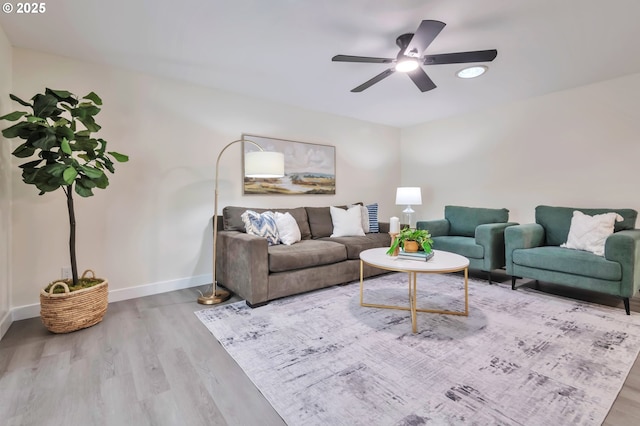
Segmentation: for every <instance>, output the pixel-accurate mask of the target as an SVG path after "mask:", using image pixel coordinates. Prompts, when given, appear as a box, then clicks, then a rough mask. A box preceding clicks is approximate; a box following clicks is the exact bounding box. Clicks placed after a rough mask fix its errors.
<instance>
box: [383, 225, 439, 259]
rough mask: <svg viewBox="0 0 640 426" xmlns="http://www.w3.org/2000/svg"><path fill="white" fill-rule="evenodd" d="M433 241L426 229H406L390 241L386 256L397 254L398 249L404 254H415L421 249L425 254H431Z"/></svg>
mask: <svg viewBox="0 0 640 426" xmlns="http://www.w3.org/2000/svg"><path fill="white" fill-rule="evenodd" d="M432 246H433V240H432V239H431V234H430V233H429V231H427V230H426V229H413V228H409V227H406V228H404V229H402V230H401V231H400V233H399V234H398V235H396V236H395V239H394V240H393V241H392V243H391V246H390V247H389V250H387V254H390V255H393V254H394V253H397V250H398V248H400V247H402V249H403V250H404V251H406V252H409V253H411V252H417V251H418V250H420V249H422V250H423V251H424V252H425V253H427V254H429V253H431V250H432Z"/></svg>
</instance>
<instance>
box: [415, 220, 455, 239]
mask: <svg viewBox="0 0 640 426" xmlns="http://www.w3.org/2000/svg"><path fill="white" fill-rule="evenodd" d="M416 229H426V230H428V231H429V233H430V234H431V236H432V237H442V236H444V235H449V221H448V220H447V219H436V220H420V221H418V222H416Z"/></svg>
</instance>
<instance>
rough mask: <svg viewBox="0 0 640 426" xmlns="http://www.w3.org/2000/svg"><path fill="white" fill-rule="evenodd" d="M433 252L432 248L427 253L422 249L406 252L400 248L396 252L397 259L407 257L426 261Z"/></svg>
mask: <svg viewBox="0 0 640 426" xmlns="http://www.w3.org/2000/svg"><path fill="white" fill-rule="evenodd" d="M433 255H434V253H433V250H431V252H430V253H429V254H427V253H425V252H423V251H418V252H412V253H409V252H406V251H404V250H400V252H399V253H398V259H408V260H422V261H427V260H429V259H431V258H432V257H433Z"/></svg>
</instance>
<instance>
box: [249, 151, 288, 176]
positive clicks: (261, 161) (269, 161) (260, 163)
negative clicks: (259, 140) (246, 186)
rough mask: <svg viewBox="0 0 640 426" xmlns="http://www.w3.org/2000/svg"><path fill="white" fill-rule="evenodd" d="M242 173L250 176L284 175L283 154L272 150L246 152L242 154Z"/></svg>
mask: <svg viewBox="0 0 640 426" xmlns="http://www.w3.org/2000/svg"><path fill="white" fill-rule="evenodd" d="M244 175H245V176H246V177H252V178H275V177H282V176H284V154H282V153H281V152H272V151H254V152H247V153H246V154H245V155H244Z"/></svg>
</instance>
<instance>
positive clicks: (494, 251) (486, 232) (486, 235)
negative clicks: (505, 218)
mask: <svg viewBox="0 0 640 426" xmlns="http://www.w3.org/2000/svg"><path fill="white" fill-rule="evenodd" d="M515 225H517V223H516V222H506V223H486V224H482V225H478V226H477V227H476V232H475V239H476V244H478V245H481V246H482V247H483V248H484V259H483V264H484V266H483V268H482V270H484V271H492V270H494V269H498V268H502V267H503V266H504V265H505V256H504V230H505V229H506V228H507V227H509V226H515Z"/></svg>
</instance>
